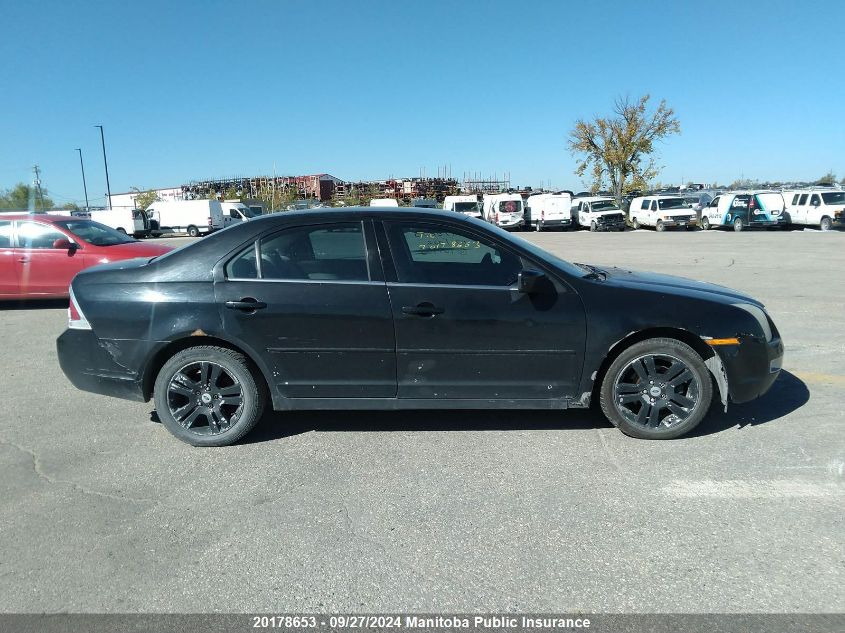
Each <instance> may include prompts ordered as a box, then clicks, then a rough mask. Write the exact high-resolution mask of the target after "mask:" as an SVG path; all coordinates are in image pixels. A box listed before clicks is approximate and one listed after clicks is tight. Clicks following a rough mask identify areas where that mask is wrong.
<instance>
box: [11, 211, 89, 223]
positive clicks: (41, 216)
mask: <svg viewBox="0 0 845 633" xmlns="http://www.w3.org/2000/svg"><path fill="white" fill-rule="evenodd" d="M0 218H2V219H3V220H40V221H42V222H50V223H53V222H58V221H65V220H74V221H76V220H80V219H82V220H87V219H88V218H75V217H73V216H72V215H50V214H47V213H29V212H27V211H13V212H11V213H7V212H3V213H0Z"/></svg>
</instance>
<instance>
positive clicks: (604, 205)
mask: <svg viewBox="0 0 845 633" xmlns="http://www.w3.org/2000/svg"><path fill="white" fill-rule="evenodd" d="M592 206H593V211H621V209H620V208H619V207H617V206H616V203H615V202H613V201H612V200H597V201H596V202H594V203H593V205H592Z"/></svg>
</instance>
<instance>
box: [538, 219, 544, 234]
mask: <svg viewBox="0 0 845 633" xmlns="http://www.w3.org/2000/svg"><path fill="white" fill-rule="evenodd" d="M542 230H543V223H542V222H540V221H538V222H537V232H538V233H539V232H540V231H542Z"/></svg>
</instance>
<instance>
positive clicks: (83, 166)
mask: <svg viewBox="0 0 845 633" xmlns="http://www.w3.org/2000/svg"><path fill="white" fill-rule="evenodd" d="M76 151H77V152H79V168H80V169H81V170H82V189H83V191H85V212H86V213H91V207H90V206H89V205H88V185H86V184H85V165H83V164H82V149H81V148H79V147H77V148H76Z"/></svg>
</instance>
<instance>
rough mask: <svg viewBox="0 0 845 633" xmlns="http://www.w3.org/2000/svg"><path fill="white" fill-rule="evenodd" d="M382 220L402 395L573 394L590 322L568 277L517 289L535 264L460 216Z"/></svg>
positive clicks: (514, 396) (521, 396) (515, 396)
mask: <svg viewBox="0 0 845 633" xmlns="http://www.w3.org/2000/svg"><path fill="white" fill-rule="evenodd" d="M383 226H384V230H385V233H382V234H381V244H382V245H384V248H383V252H385V251H389V252H390V254H391V256H392V260H391V261H390V262H388V266H387V269H386V274H387V276H388V290H389V293H390V302H391V306H392V309H393V317H394V327H395V331H396V355H397V367H396V370H397V381H398V396H399V397H400V398H409V399H415V398H419V399H434V398H438V399H456V400H467V399H485V400H486V399H497V400H501V399H543V400H546V399H552V398H563V397H572V396H575V395H576V391H577V386H578V382H579V380H580V375H581V368H582V364H583V354H584V339H585V327H586V326H585V317H584V308H583V306H582V303H581V300H580V298H579V297H578V295H577V294H576V293H575V292H574V291H573V290H572V289H571V288H570V287H569V286H567V285H566V284H565V283H563V282H562V281H560V280H558V279H554V278H553V277H549V279H547V280H546V282H547V283H546V284H545V285H546V287H545V288H544V290H543V292H542V293H538V294H531V295H529V294H523V293H520V292H519V291H518V290H517V289H516V285H515V284H516V280H517V275H518V274H519V272H520V271H522V270H523V269H526V268H537V264H535V263H533V262H531V261H529V260H527V259H526V258H525V257H522V256H520V255H519V254H517V253H516V252H515V251H514V250H513V249H511V248H510V247H508V246H506V245H504V244H502V243H500V242H498V241H497V240H495V239H493V238H491V237H490V236H488V235H486V234H484V233H482V232H481V231H477V230H475V229H473V228H471V227H467V226H466V225H460V226H459V225H456V224H453V223H449V222H438V221H431V220H415V219H408V220H391V221H385V222H384V224H383Z"/></svg>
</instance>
